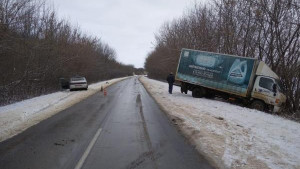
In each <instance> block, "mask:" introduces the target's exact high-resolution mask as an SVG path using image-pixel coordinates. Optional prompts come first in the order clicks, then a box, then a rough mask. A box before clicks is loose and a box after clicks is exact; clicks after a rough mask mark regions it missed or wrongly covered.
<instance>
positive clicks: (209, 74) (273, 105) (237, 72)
mask: <svg viewBox="0 0 300 169" xmlns="http://www.w3.org/2000/svg"><path fill="white" fill-rule="evenodd" d="M175 79H176V81H179V82H180V83H181V92H182V93H185V94H187V92H188V91H192V96H193V97H196V98H200V97H208V98H213V97H215V96H220V97H223V98H225V99H229V100H239V101H242V102H243V103H245V104H247V105H249V106H250V107H251V108H254V109H258V110H261V111H263V110H267V109H269V110H270V111H273V112H278V111H279V110H280V107H281V106H282V105H283V104H284V103H285V102H286V96H285V95H284V94H283V92H282V87H281V85H280V81H279V77H278V75H277V74H276V73H275V72H273V71H272V70H271V69H270V68H269V67H268V66H267V65H266V64H265V63H264V62H263V61H259V60H258V59H255V58H247V57H241V56H234V55H226V54H220V53H212V52H205V51H199V50H191V49H182V51H181V55H180V59H179V63H178V67H177V71H176V76H175Z"/></svg>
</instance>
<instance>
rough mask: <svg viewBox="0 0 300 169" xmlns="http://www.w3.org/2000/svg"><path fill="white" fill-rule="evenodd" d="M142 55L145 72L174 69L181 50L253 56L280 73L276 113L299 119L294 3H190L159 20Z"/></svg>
mask: <svg viewBox="0 0 300 169" xmlns="http://www.w3.org/2000/svg"><path fill="white" fill-rule="evenodd" d="M155 39H156V41H155V44H154V45H155V46H154V50H153V51H151V52H150V53H149V54H148V57H147V59H146V61H145V69H146V71H147V72H148V76H149V77H151V78H155V79H160V80H165V78H166V76H167V75H168V74H169V72H176V68H177V64H178V60H179V56H180V51H181V49H182V48H189V49H196V50H202V51H210V52H217V53H225V54H232V55H239V56H245V57H251V58H258V59H259V60H262V61H264V62H265V63H267V64H268V65H269V66H270V67H271V68H272V70H273V71H275V72H276V73H277V74H278V75H279V76H280V77H281V79H280V80H281V82H282V84H283V86H284V92H285V94H286V96H287V104H286V106H285V110H284V111H283V112H282V113H283V114H286V115H288V116H292V117H300V105H299V104H300V43H299V41H300V1H299V0H213V1H210V5H202V4H199V3H195V5H194V6H193V7H192V8H190V9H189V10H187V11H185V14H184V15H183V16H182V17H181V18H178V19H174V20H173V21H169V22H166V23H164V24H163V25H162V26H161V28H160V30H159V31H158V32H157V33H156V35H155Z"/></svg>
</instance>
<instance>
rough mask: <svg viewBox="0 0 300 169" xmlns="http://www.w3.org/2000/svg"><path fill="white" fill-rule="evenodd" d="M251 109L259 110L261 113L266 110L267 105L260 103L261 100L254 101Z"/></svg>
mask: <svg viewBox="0 0 300 169" xmlns="http://www.w3.org/2000/svg"><path fill="white" fill-rule="evenodd" d="M251 108H252V109H256V110H259V111H264V110H265V103H264V102H262V101H260V100H254V101H253V102H252V103H251Z"/></svg>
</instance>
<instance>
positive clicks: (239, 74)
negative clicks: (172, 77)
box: [177, 49, 254, 93]
mask: <svg viewBox="0 0 300 169" xmlns="http://www.w3.org/2000/svg"><path fill="white" fill-rule="evenodd" d="M253 65H254V59H251V58H242V57H234V56H229V55H222V54H215V53H209V52H202V51H194V50H186V49H183V50H182V52H181V59H180V64H179V67H178V73H177V77H178V78H179V79H184V80H187V81H191V82H194V83H200V84H202V85H206V86H210V87H213V88H218V89H222V90H227V91H233V92H237V93H245V92H246V91H247V88H248V85H249V80H250V77H251V74H252V69H253Z"/></svg>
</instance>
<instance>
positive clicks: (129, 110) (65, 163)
mask: <svg viewBox="0 0 300 169" xmlns="http://www.w3.org/2000/svg"><path fill="white" fill-rule="evenodd" d="M0 168H1V169H19V168H20V169H54V168H55V169H56V168H57V169H59V168H66V169H74V168H76V169H80V168H82V169H99V168H101V169H102V168H103V169H119V168H120V169H123V168H124V169H139V168H143V169H144V168H145V169H147V168H149V169H158V168H161V169H168V168H170V169H171V168H172V169H176V168H178V169H185V168H186V169H193V168H198V169H211V168H213V167H211V166H210V165H209V163H208V162H207V161H206V160H205V159H204V158H203V157H201V156H200V155H198V153H197V152H196V150H195V149H194V148H193V147H192V146H190V145H189V144H188V143H187V141H186V140H185V139H184V137H183V136H181V135H180V134H179V133H178V131H177V130H176V128H175V127H174V126H173V124H172V123H171V122H170V121H169V120H168V118H167V116H166V115H165V114H164V113H163V112H162V111H161V110H160V108H159V107H158V105H157V104H156V103H155V102H154V101H153V99H152V98H151V97H150V96H149V95H148V93H147V92H146V90H145V89H144V87H143V86H142V85H141V83H140V82H139V81H138V79H137V77H132V78H130V79H127V80H124V81H121V82H119V83H117V84H115V85H112V86H111V87H109V88H107V96H103V94H102V93H97V94H95V95H92V96H90V97H89V98H87V99H85V100H83V101H82V102H80V103H78V104H76V105H74V106H72V107H70V108H68V109H66V110H64V111H62V112H60V113H58V114H56V115H54V116H52V117H51V118H49V119H47V120H44V121H43V122H41V123H39V124H38V125H35V126H33V127H31V128H29V129H28V130H26V131H25V132H23V133H21V134H19V135H17V136H15V137H13V138H11V139H9V140H6V141H4V142H1V143H0Z"/></svg>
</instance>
